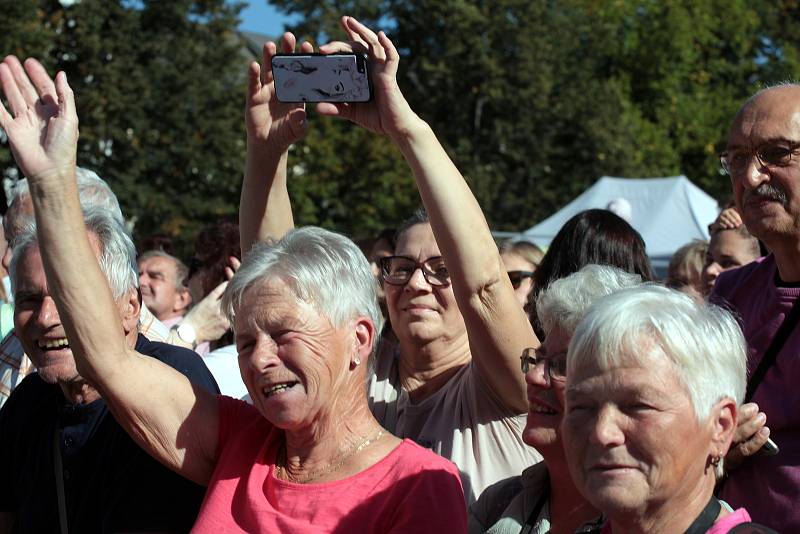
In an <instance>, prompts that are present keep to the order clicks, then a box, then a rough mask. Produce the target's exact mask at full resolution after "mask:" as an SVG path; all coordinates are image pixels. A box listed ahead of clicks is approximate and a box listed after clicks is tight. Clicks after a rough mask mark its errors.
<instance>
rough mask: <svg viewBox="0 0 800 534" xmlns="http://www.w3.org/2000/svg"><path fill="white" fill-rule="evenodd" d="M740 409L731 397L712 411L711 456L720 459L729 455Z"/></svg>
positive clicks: (721, 401) (723, 400)
mask: <svg viewBox="0 0 800 534" xmlns="http://www.w3.org/2000/svg"><path fill="white" fill-rule="evenodd" d="M738 409H739V407H738V406H736V401H734V400H733V399H731V398H730V397H725V398H724V399H722V400H720V401H719V402H717V403H716V404H715V405H714V407H713V408H712V409H711V420H710V424H711V425H712V428H711V450H710V451H709V454H710V455H711V456H713V457H718V458H720V457H724V456H725V455H726V454H727V453H728V449H729V448H730V446H731V441H733V434H734V432H735V431H736V423H737V421H738V417H739V413H738Z"/></svg>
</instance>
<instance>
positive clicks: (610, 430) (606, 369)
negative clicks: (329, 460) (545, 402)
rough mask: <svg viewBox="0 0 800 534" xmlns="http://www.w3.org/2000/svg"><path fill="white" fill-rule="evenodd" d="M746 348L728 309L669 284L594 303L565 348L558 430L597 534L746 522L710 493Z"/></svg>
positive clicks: (709, 528)
mask: <svg viewBox="0 0 800 534" xmlns="http://www.w3.org/2000/svg"><path fill="white" fill-rule="evenodd" d="M745 350H746V345H745V341H744V337H743V336H742V332H741V330H740V328H739V326H738V325H737V323H736V321H735V320H734V319H733V317H731V315H730V314H729V313H727V312H726V311H724V310H722V309H721V308H717V307H715V306H713V305H708V304H705V303H697V302H694V301H693V300H692V299H691V298H690V297H688V296H686V295H684V294H681V293H679V292H677V291H674V290H671V289H668V288H664V287H659V286H642V287H639V288H633V289H627V290H623V291H619V292H616V293H613V294H611V295H609V296H607V297H603V298H602V299H600V300H598V301H597V302H595V303H594V305H593V306H592V308H591V309H590V310H589V312H588V313H587V315H586V317H585V318H584V320H583V321H582V322H581V324H580V325H579V326H578V328H577V329H576V331H575V334H574V335H573V337H572V341H571V342H570V345H569V351H568V355H567V384H566V410H565V414H564V421H563V426H562V434H563V439H564V445H565V449H566V458H567V463H568V465H569V468H570V472H571V473H572V478H573V481H574V482H575V485H576V487H577V488H578V490H579V491H580V492H581V493H582V494H583V495H585V496H586V498H587V499H588V501H589V502H590V503H591V504H592V505H593V506H595V507H596V508H597V509H598V510H600V511H602V512H603V514H604V515H605V516H606V518H607V519H606V521H605V524H604V525H602V526H598V527H597V529H596V530H597V531H599V532H603V533H605V534H610V533H612V532H615V533H620V532H625V533H633V534H637V533H642V534H643V533H646V532H710V533H713V534H721V533H725V532H729V531H730V530H731V529H733V528H735V527H737V526H739V525H742V524H744V523H749V521H750V517H749V516H748V514H747V511H746V510H744V509H738V510H736V511H731V510H728V509H727V508H726V507H724V506H722V505H721V503H720V502H719V501H718V500H717V499H716V498H715V497H714V495H713V492H714V486H715V484H716V482H717V476H718V473H719V472H720V471H721V465H720V462H721V460H722V458H724V457H725V454H726V453H727V452H728V448H729V447H730V444H731V439H732V437H733V434H734V430H735V429H736V422H737V410H738V406H739V404H740V403H741V400H742V397H743V395H744V390H745V362H746V356H745ZM748 528H749V529H750V530H747V531H748V532H752V531H755V532H769V529H766V528H765V527H761V526H759V525H753V524H749V525H748Z"/></svg>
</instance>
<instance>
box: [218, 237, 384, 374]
mask: <svg viewBox="0 0 800 534" xmlns="http://www.w3.org/2000/svg"><path fill="white" fill-rule="evenodd" d="M276 278H277V279H280V280H282V281H283V282H284V283H286V285H287V286H288V287H289V289H290V290H291V291H292V292H293V293H294V295H295V296H296V297H297V298H298V299H300V300H302V301H303V302H307V303H309V304H311V305H312V306H313V307H314V308H315V309H316V310H317V311H318V312H319V313H320V314H321V315H323V316H324V317H326V318H327V319H328V320H329V321H330V322H331V324H332V325H333V326H334V327H336V328H341V327H342V326H344V325H345V324H346V323H347V322H348V321H350V320H352V319H354V318H356V317H367V318H369V319H370V320H371V321H372V323H373V324H374V325H375V330H376V343H374V345H373V348H372V349H373V354H374V352H375V350H376V348H377V334H379V333H380V331H381V329H382V328H383V315H382V314H381V310H380V307H379V306H378V296H377V288H378V286H377V281H376V280H375V275H374V274H373V273H372V269H371V268H370V265H369V262H367V259H366V257H365V256H364V254H362V253H361V250H360V249H359V248H358V246H356V244H355V243H353V242H352V241H351V240H349V239H348V238H346V237H345V236H343V235H341V234H337V233H334V232H330V231H328V230H324V229H322V228H317V227H314V226H307V227H305V228H297V229H294V230H290V231H289V232H288V233H287V234H286V235H285V236H283V238H281V239H280V240H278V241H276V242H274V243H259V244H257V245H255V246H254V247H253V249H252V250H251V251H250V253H249V254H248V255H247V256H246V257H245V259H244V261H243V263H242V266H241V267H240V268H239V270H238V271H237V273H236V275H235V276H234V277H233V279H232V280H231V281H230V283H229V285H228V288H227V290H226V291H225V294H224V295H223V297H222V309H223V310H225V313H226V314H227V316H228V319H230V322H231V324H234V319H235V316H236V313H237V311H238V310H239V307H240V306H241V303H242V298H243V296H244V293H245V292H246V291H247V290H248V289H250V288H252V287H254V286H256V285H258V284H261V283H263V282H264V281H267V280H270V279H276ZM372 359H373V360H374V358H372Z"/></svg>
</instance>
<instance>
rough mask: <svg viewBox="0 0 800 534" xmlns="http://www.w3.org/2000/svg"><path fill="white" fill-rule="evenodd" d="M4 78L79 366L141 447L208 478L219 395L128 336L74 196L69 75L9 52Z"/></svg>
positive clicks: (54, 290)
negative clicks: (50, 73)
mask: <svg viewBox="0 0 800 534" xmlns="http://www.w3.org/2000/svg"><path fill="white" fill-rule="evenodd" d="M0 83H1V84H2V88H3V93H4V94H5V96H6V98H7V100H8V104H9V108H10V111H11V113H9V112H8V111H7V110H6V109H5V107H3V106H2V105H0V127H2V128H3V130H4V131H5V132H6V135H7V136H8V139H9V143H10V145H11V150H12V152H13V154H14V158H15V159H16V161H17V164H18V165H19V167H20V168H21V169H22V171H23V173H24V174H25V176H27V178H28V181H29V184H30V190H31V198H32V200H33V206H34V212H35V216H36V224H37V232H38V238H39V248H40V251H41V255H42V262H43V264H44V268H45V273H46V276H47V283H48V287H49V291H50V294H51V296H52V298H53V299H54V300H55V303H56V306H57V308H58V311H59V314H60V316H61V319H62V322H63V325H64V328H65V330H66V334H67V338H68V339H69V342H70V347H71V349H72V352H73V355H74V357H75V360H76V363H77V367H78V371H79V373H80V374H81V376H82V377H83V378H84V379H86V380H87V381H88V382H89V383H91V384H92V385H93V386H95V387H96V388H97V390H98V391H99V392H100V394H101V395H102V396H103V398H104V399H105V400H106V402H107V403H108V405H109V407H110V408H111V410H112V411H113V413H114V415H115V417H116V419H117V421H118V422H119V423H120V424H121V425H122V426H123V427H124V428H125V429H126V430H127V431H128V433H129V434H131V436H132V437H133V438H134V439H135V440H136V441H137V442H138V443H139V444H140V445H141V446H142V447H143V448H144V449H145V450H147V451H148V452H149V453H150V454H151V455H153V456H154V457H156V458H157V459H159V460H160V461H161V462H163V463H165V464H166V465H168V466H169V467H171V468H172V469H174V470H176V471H177V472H179V473H180V474H181V475H183V476H185V477H186V478H189V479H191V480H193V481H195V482H198V483H201V484H202V483H207V482H208V480H209V479H210V477H211V473H212V471H213V467H214V459H215V454H216V443H217V428H218V409H217V401H216V398H215V397H214V396H213V395H212V394H210V393H208V392H206V391H205V390H203V389H201V388H198V387H193V386H192V384H191V383H190V382H189V380H188V379H187V378H186V377H185V376H184V375H182V374H180V373H179V372H177V371H175V370H174V369H172V368H171V367H169V366H167V365H165V364H162V363H161V362H159V361H158V360H156V359H154V358H149V357H145V356H142V355H140V354H138V353H137V352H135V351H134V350H133V349H132V348H130V347H129V346H128V344H127V342H126V339H125V336H124V333H123V330H122V328H121V321H120V314H119V311H118V307H117V306H118V304H117V303H115V301H114V300H113V298H112V295H111V291H110V289H109V287H108V282H107V280H106V278H105V276H104V275H103V273H102V272H101V270H100V266H99V264H98V262H97V258H96V256H95V254H94V252H93V250H92V248H91V245H90V243H89V239H88V236H87V233H86V229H85V227H84V223H83V214H82V212H81V208H80V203H79V201H78V192H77V184H76V181H75V156H76V150H77V141H78V118H77V115H76V112H75V101H74V97H73V94H72V90H71V89H70V87H69V85H68V84H67V78H66V75H65V74H64V73H63V72H59V73H58V75H57V76H56V79H55V83H53V80H51V79H50V77H49V76H48V75H47V73H46V72H45V70H44V68H43V67H42V66H41V65H40V64H39V63H38V62H37V61H36V60H32V59H28V60H27V61H26V62H25V67H24V69H23V67H22V66H21V65H20V63H19V61H18V60H17V59H16V58H15V57H11V56H9V57H7V58H6V59H5V61H4V62H3V63H2V64H0ZM134 302H136V301H135V299H134Z"/></svg>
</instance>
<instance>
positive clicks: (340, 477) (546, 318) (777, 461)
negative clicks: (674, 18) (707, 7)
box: [0, 17, 800, 534]
mask: <svg viewBox="0 0 800 534" xmlns="http://www.w3.org/2000/svg"><path fill="white" fill-rule="evenodd" d="M341 24H342V29H343V30H344V32H345V33H346V34H347V36H348V39H349V41H348V42H332V43H329V44H327V45H324V46H322V47H320V48H319V52H321V53H323V54H332V53H337V52H350V51H354V50H355V51H357V52H359V53H361V52H363V53H365V54H367V55H368V57H369V62H370V72H371V76H372V82H373V86H374V87H373V88H374V98H373V100H372V101H371V102H368V103H360V104H342V103H338V104H336V103H320V104H318V106H317V111H318V113H319V114H320V115H323V116H330V117H338V118H341V119H345V120H349V121H350V122H352V123H353V124H355V125H356V126H357V127H362V128H365V129H367V130H369V131H371V132H373V133H374V134H375V135H383V136H386V137H388V139H389V140H390V141H391V142H392V143H393V144H394V145H395V146H396V147H397V149H398V150H399V151H400V152H401V153H402V155H403V157H404V158H405V160H406V162H407V163H408V166H409V168H410V170H411V172H412V174H413V176H414V179H415V181H416V184H417V187H418V190H419V193H420V197H421V199H422V203H423V206H424V209H421V210H419V211H418V212H416V213H414V214H412V215H411V216H410V217H409V219H408V220H407V221H405V222H404V223H403V224H401V225H399V227H398V229H397V230H394V231H386V232H383V233H382V234H381V235H379V236H377V237H376V239H374V240H372V241H371V242H369V243H367V244H362V247H361V248H359V246H357V245H356V244H355V243H354V242H353V241H351V240H350V239H349V238H348V237H345V236H343V235H341V234H337V233H335V232H331V231H329V230H325V229H322V228H316V227H305V228H295V227H294V220H293V217H292V207H291V199H290V196H289V192H288V188H287V162H288V159H289V147H290V146H291V145H292V144H293V143H295V142H297V141H298V140H300V139H301V138H302V137H303V135H304V134H305V131H306V110H305V106H304V105H302V104H286V103H281V102H279V101H278V100H277V99H276V96H275V88H274V83H273V79H272V74H271V72H270V70H269V68H266V66H268V65H270V63H271V58H272V57H273V56H274V55H275V54H276V53H278V50H279V48H280V50H281V52H283V53H293V52H296V51H298V50H299V51H300V52H303V53H309V52H313V51H314V49H313V47H312V46H311V44H309V43H307V42H304V43H300V44H299V45H298V43H297V41H296V39H295V37H294V36H293V35H292V34H290V33H287V34H285V35H284V36H283V39H282V41H281V43H280V44H279V45H277V44H275V43H272V42H270V43H267V44H265V46H264V57H263V66H262V65H259V64H258V63H253V64H252V65H251V66H250V68H249V72H248V75H249V81H248V90H247V103H246V110H245V130H246V133H247V152H246V154H247V156H246V161H245V163H244V180H243V184H242V194H241V203H240V212H239V217H240V218H239V225H235V224H232V223H229V222H218V223H215V224H212V225H211V226H209V227H208V228H207V229H205V230H204V231H203V232H201V234H200V235H199V236H198V238H197V241H196V245H195V250H194V254H193V257H192V260H191V261H190V262H187V263H188V265H187V264H186V263H184V262H182V261H181V260H180V259H179V258H177V257H175V256H174V255H172V254H171V253H170V251H169V250H164V247H163V246H162V247H158V246H153V247H152V248H151V249H149V250H142V251H140V254H138V255H137V251H136V249H135V246H134V242H133V240H132V238H131V236H130V234H129V232H128V231H127V230H126V227H125V225H124V218H123V214H122V212H121V210H120V208H119V204H118V202H117V200H116V197H115V196H114V193H113V192H112V191H111V189H110V188H109V187H108V185H107V184H106V183H105V182H104V181H103V180H101V179H100V178H99V177H98V176H97V175H96V174H94V173H93V172H91V171H88V170H86V169H83V168H80V167H78V166H77V161H76V154H77V143H78V139H79V133H78V117H77V114H76V109H75V98H76V97H75V95H74V94H73V92H72V90H71V88H70V86H69V83H68V81H67V78H66V75H65V74H64V73H63V72H59V73H57V74H56V76H55V77H54V78H53V77H51V76H50V74H48V73H47V72H46V70H45V69H44V68H43V67H42V65H41V64H40V63H39V62H38V61H36V60H35V59H31V58H29V59H27V60H26V61H25V62H24V64H23V63H21V62H20V61H19V60H18V59H17V58H16V57H14V56H8V57H6V58H5V60H4V61H3V62H2V63H0V87H2V92H3V95H4V97H5V101H6V103H5V104H4V105H0V128H2V130H3V131H4V132H5V134H6V136H7V138H8V142H9V145H10V147H11V150H12V152H13V155H14V158H15V160H16V163H17V165H18V166H19V168H20V170H21V171H22V172H23V174H24V176H25V177H26V179H25V180H22V181H21V182H20V183H19V184H18V186H17V187H16V188H15V191H14V194H13V198H12V199H11V202H10V204H9V207H8V209H7V211H6V214H5V216H4V219H3V228H4V237H5V240H6V241H7V250H6V252H5V254H4V256H3V262H2V265H3V268H4V269H6V270H7V273H8V276H9V278H10V286H9V292H10V295H8V302H7V304H6V306H7V310H8V311H7V312H3V313H0V331H3V335H4V338H3V341H2V345H0V402H2V403H3V404H2V408H1V409H0V456H2V457H3V458H5V459H6V468H5V469H4V470H3V473H4V478H3V479H2V482H0V533H4V532H9V533H11V532H14V533H17V532H19V533H22V532H25V533H27V532H60V533H67V532H69V531H72V532H102V533H106V532H109V533H110V532H187V531H189V530H191V531H192V532H198V533H200V532H213V533H215V534H217V533H219V532H225V533H228V532H336V533H350V532H374V533H384V532H414V533H417V532H431V533H433V532H436V533H439V532H443V531H449V532H470V533H473V532H474V533H481V532H491V533H518V532H522V533H546V532H552V533H554V534H559V533H571V532H596V533H603V534H609V533H612V532H614V533H623V532H624V533H651V532H652V533H673V532H674V533H680V532H692V533H696V532H710V533H713V534H722V533H727V532H767V533H768V532H798V531H800V508H799V507H798V506H797V503H798V502H800V411H798V410H795V409H794V407H795V406H797V405H798V403H799V402H800V398H797V399H796V398H795V397H797V396H798V395H800V393H792V389H793V388H792V387H791V384H792V383H793V378H795V377H797V376H800V361H798V358H797V356H798V354H797V353H798V347H800V334H797V333H796V330H798V329H797V328H796V325H797V322H798V319H800V304H797V302H798V301H799V300H800V262H798V261H797V255H798V253H800V157H798V153H800V122H798V121H797V120H796V119H795V118H796V117H797V116H800V86H797V85H782V86H778V87H774V88H770V89H765V90H763V91H761V92H759V93H757V94H756V95H754V96H753V97H752V98H750V99H749V100H748V101H747V102H745V103H744V105H743V106H742V108H741V110H740V111H739V113H738V114H737V115H736V117H734V118H733V121H732V125H731V128H730V132H729V137H728V140H727V147H726V150H725V152H723V153H722V155H721V165H722V167H723V169H724V170H725V172H726V173H727V174H728V175H729V176H730V181H731V184H732V194H733V197H734V203H733V205H732V206H729V207H727V208H726V209H725V210H723V211H722V212H721V214H720V216H719V218H718V219H717V221H715V223H714V224H713V225H712V226H711V228H710V231H711V239H710V242H708V243H706V242H693V243H688V244H687V245H686V246H685V247H683V248H681V249H680V250H679V251H678V252H677V253H676V254H675V257H674V258H673V260H672V262H671V263H670V267H669V271H668V273H667V278H666V279H665V280H663V281H661V280H658V279H657V277H656V275H655V273H654V272H653V269H652V268H651V266H650V262H649V260H648V257H647V253H646V248H645V243H644V241H643V240H642V238H641V236H640V235H639V234H638V232H637V231H636V230H635V229H634V228H633V227H632V226H631V225H630V224H629V223H628V222H627V221H626V220H625V219H623V218H622V217H620V216H618V215H616V214H615V213H613V212H612V211H608V210H601V209H595V210H588V211H585V212H582V213H580V214H578V215H576V216H575V217H573V218H572V219H571V220H570V221H568V222H567V223H566V224H565V225H564V227H563V228H562V229H561V230H560V231H559V233H558V235H557V236H556V237H555V238H554V239H553V241H552V243H551V244H550V246H549V248H548V249H547V250H546V252H543V251H542V250H539V249H538V248H537V247H535V246H534V245H531V244H529V243H523V242H518V243H505V244H502V245H501V246H500V248H498V246H497V244H496V243H495V240H494V238H493V237H492V234H491V232H490V230H489V227H488V224H487V222H486V218H485V217H484V214H483V212H482V210H481V207H480V205H479V204H478V202H477V200H476V199H475V197H474V196H473V194H472V192H471V191H470V189H469V187H468V185H467V183H466V181H465V180H464V178H463V177H462V175H461V173H460V172H459V170H458V169H457V168H456V166H455V165H454V164H453V163H452V161H451V160H450V158H449V157H448V155H447V153H446V152H445V150H444V149H443V148H442V146H441V144H440V143H439V142H438V140H437V138H436V136H435V134H434V133H433V129H432V128H431V127H430V126H429V125H428V124H427V123H426V122H425V121H424V120H423V119H422V118H421V117H419V116H418V115H417V114H416V113H415V112H414V111H413V110H412V109H411V107H410V106H409V104H408V102H407V101H406V100H405V98H404V97H403V94H402V92H401V91H400V89H399V87H398V85H397V81H396V73H397V69H398V65H399V61H400V55H399V53H398V51H397V49H396V48H395V45H394V43H393V42H392V41H391V40H390V39H389V37H388V36H387V35H386V34H385V33H383V32H378V33H375V32H373V31H372V30H371V29H369V28H367V27H366V26H364V25H362V24H361V23H359V22H358V21H357V20H355V19H354V18H352V17H343V18H342V20H341ZM79 96H80V95H78V98H79ZM293 157H295V156H293ZM12 297H13V301H12ZM12 310H13V311H12ZM4 313H5V314H9V317H11V316H13V321H12V324H4V323H8V321H9V320H8V319H4V317H5V315H4ZM767 417H769V424H767Z"/></svg>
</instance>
